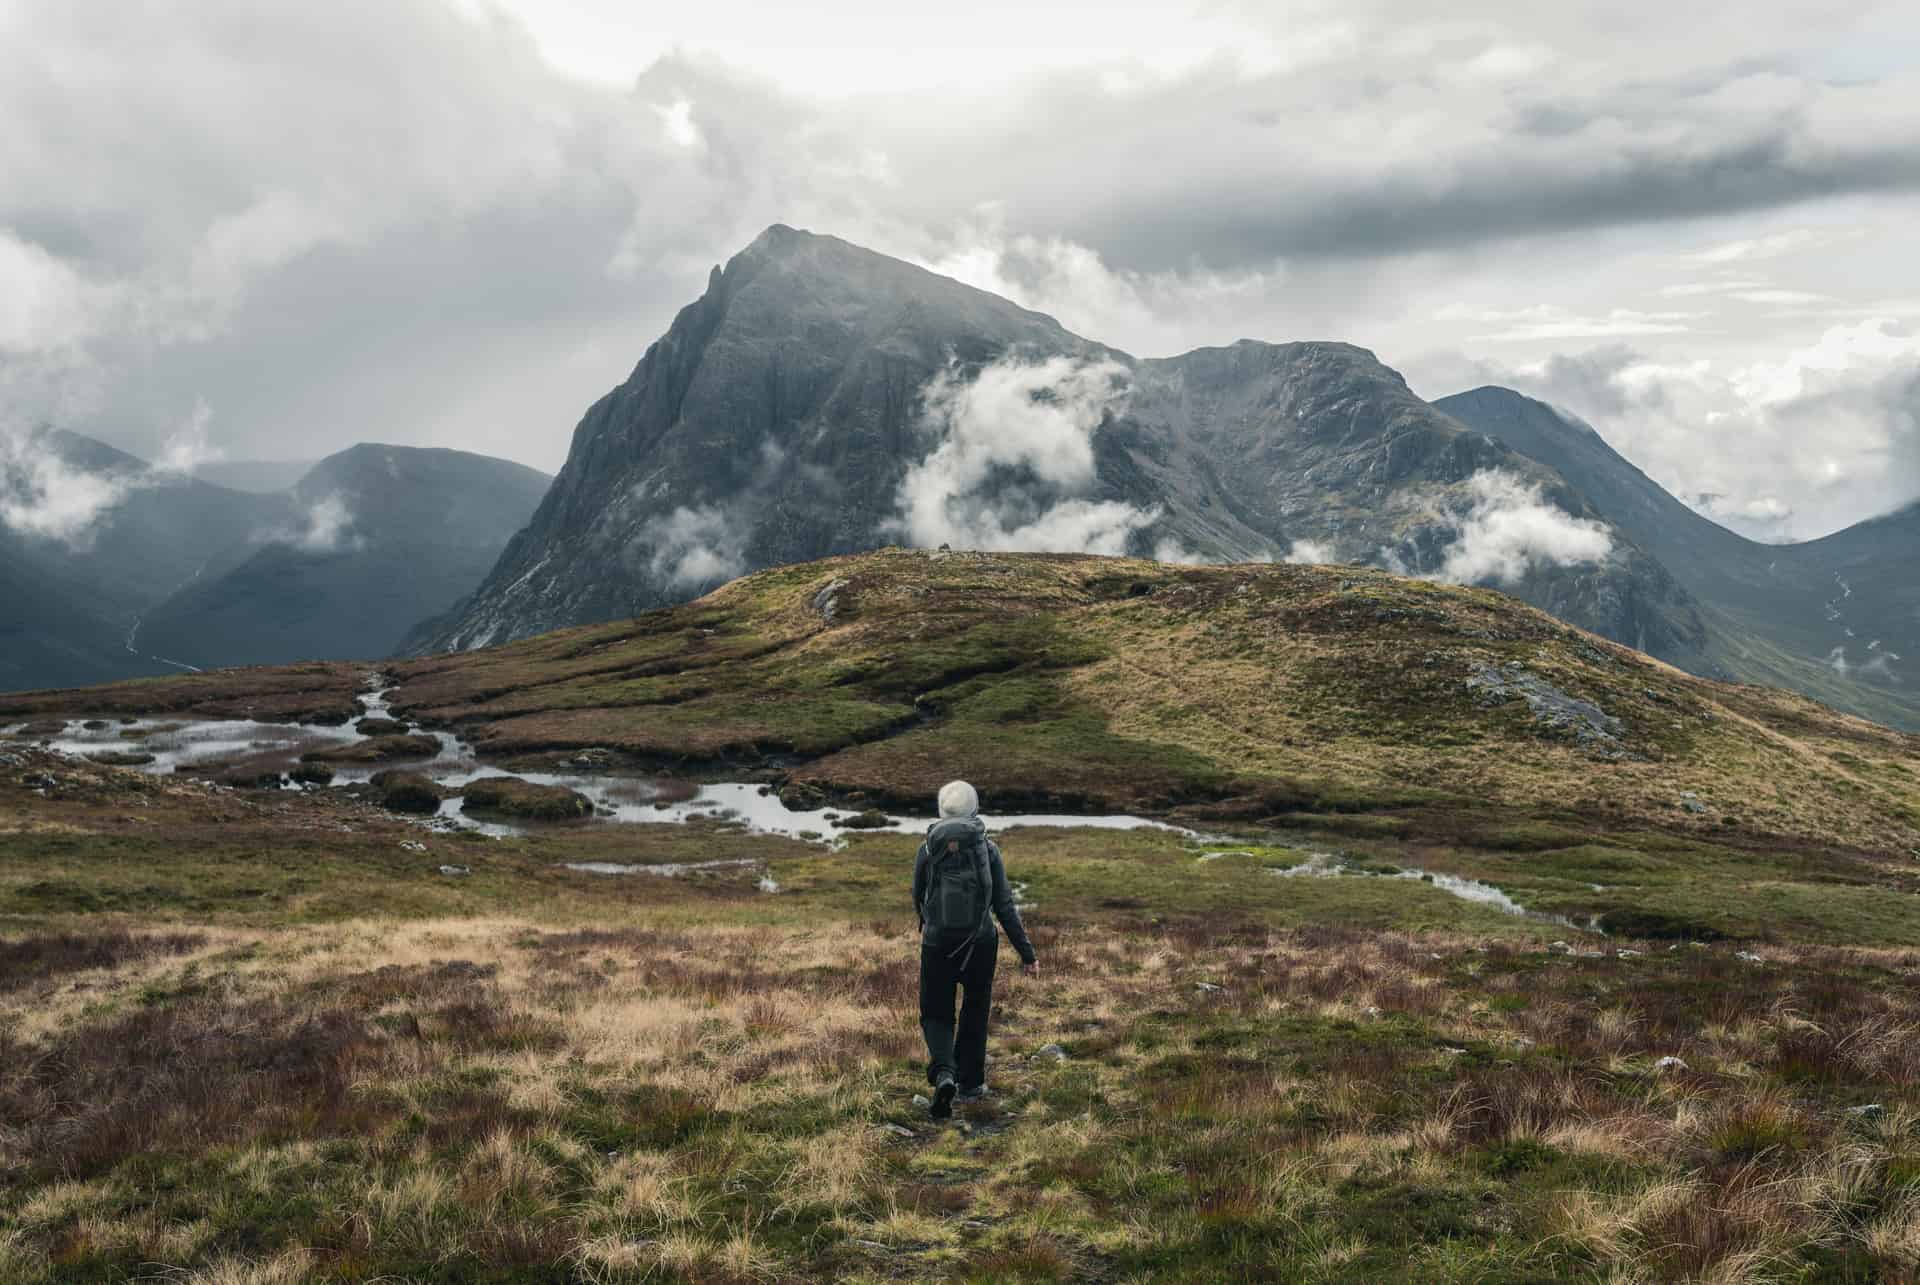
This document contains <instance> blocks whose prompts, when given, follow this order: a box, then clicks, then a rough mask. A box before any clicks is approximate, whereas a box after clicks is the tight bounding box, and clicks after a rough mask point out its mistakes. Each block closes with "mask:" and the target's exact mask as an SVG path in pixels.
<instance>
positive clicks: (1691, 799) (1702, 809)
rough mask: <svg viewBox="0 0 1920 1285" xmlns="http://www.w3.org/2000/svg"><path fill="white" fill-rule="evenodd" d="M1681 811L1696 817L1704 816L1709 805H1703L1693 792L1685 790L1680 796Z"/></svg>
mask: <svg viewBox="0 0 1920 1285" xmlns="http://www.w3.org/2000/svg"><path fill="white" fill-rule="evenodd" d="M1680 810H1681V811H1682V812H1691V813H1692V814H1693V815H1695V816H1704V815H1705V814H1706V811H1707V805H1706V804H1704V803H1702V802H1701V801H1700V796H1699V795H1698V794H1695V793H1694V792H1693V791H1692V790H1683V791H1681V794H1680Z"/></svg>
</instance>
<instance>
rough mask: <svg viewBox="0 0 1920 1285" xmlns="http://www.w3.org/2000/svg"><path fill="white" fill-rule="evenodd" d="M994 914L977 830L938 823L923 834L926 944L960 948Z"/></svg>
mask: <svg viewBox="0 0 1920 1285" xmlns="http://www.w3.org/2000/svg"><path fill="white" fill-rule="evenodd" d="M992 908H993V873H992V871H991V870H990V869H989V868H988V866H987V837H986V835H985V834H984V833H983V832H982V831H981V829H980V827H979V826H978V825H976V824H971V823H966V822H958V823H956V822H949V821H942V822H940V823H939V824H937V825H935V826H934V827H933V828H932V829H931V830H929V831H927V894H926V900H925V901H924V902H922V903H921V906H920V914H921V918H922V920H923V921H924V922H925V924H926V936H927V939H928V940H930V941H934V942H962V941H966V940H968V939H970V938H972V937H975V936H977V935H978V934H979V932H980V930H981V929H982V928H984V927H985V926H986V924H987V915H988V913H989V912H990V911H991V910H992Z"/></svg>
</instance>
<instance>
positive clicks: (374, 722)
mask: <svg viewBox="0 0 1920 1285" xmlns="http://www.w3.org/2000/svg"><path fill="white" fill-rule="evenodd" d="M409 726H410V724H408V723H406V722H405V721H404V720H402V719H398V718H378V717H375V718H363V719H361V720H360V721H359V722H357V723H355V724H354V725H353V730H354V731H356V732H358V733H360V735H362V736H404V735H405V734H406V731H407V728H408V727H409Z"/></svg>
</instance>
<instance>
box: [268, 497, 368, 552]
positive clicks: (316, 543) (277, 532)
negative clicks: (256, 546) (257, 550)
mask: <svg viewBox="0 0 1920 1285" xmlns="http://www.w3.org/2000/svg"><path fill="white" fill-rule="evenodd" d="M254 538H255V539H256V540H257V541H259V542H260V543H262V544H284V545H287V546H289V547H290V548H294V549H298V550H299V551H300V552H302V553H352V552H354V551H355V550H358V549H362V548H364V547H366V541H365V540H364V539H363V538H362V537H361V536H359V535H357V534H355V533H354V530H353V506H352V504H351V503H350V502H349V501H348V499H347V498H346V497H345V496H343V495H340V494H338V493H334V494H330V495H324V496H321V497H320V498H319V499H317V500H314V501H313V502H311V503H310V504H308V505H307V506H306V507H305V508H304V509H302V510H301V511H300V512H299V513H298V514H297V515H296V516H295V517H294V518H293V519H292V520H290V521H288V522H285V523H282V524H281V525H279V526H276V527H273V528H271V529H269V530H266V531H262V532H259V533H258V534H257V535H256V536H255V537H254Z"/></svg>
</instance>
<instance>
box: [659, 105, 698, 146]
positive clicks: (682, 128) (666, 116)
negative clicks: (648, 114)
mask: <svg viewBox="0 0 1920 1285" xmlns="http://www.w3.org/2000/svg"><path fill="white" fill-rule="evenodd" d="M653 111H654V114H655V115H656V116H658V117H659V118H660V128H661V130H662V131H664V132H665V134H666V136H667V141H668V142H670V143H672V144H673V145H674V146H675V147H698V146H700V142H701V139H700V127H699V126H698V125H696V124H694V123H693V101H692V100H691V99H687V98H676V99H674V100H673V101H672V102H671V103H668V104H667V105H665V106H661V105H659V104H657V103H656V104H655V105H654V108H653Z"/></svg>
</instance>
